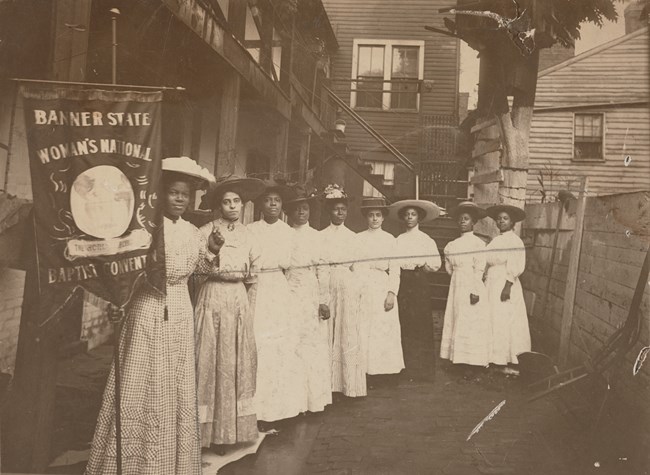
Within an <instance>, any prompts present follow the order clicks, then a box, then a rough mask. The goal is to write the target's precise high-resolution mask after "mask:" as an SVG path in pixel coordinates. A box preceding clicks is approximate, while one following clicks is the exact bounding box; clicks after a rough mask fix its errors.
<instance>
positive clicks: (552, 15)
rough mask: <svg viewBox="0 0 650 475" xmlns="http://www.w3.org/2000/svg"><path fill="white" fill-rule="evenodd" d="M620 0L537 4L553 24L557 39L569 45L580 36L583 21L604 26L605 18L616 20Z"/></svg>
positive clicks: (583, 0)
mask: <svg viewBox="0 0 650 475" xmlns="http://www.w3.org/2000/svg"><path fill="white" fill-rule="evenodd" d="M619 1H622V0H552V1H550V2H549V1H548V0H547V1H541V2H537V5H539V6H540V7H541V8H542V9H543V10H542V18H543V19H544V20H545V21H547V22H548V23H549V24H550V25H552V26H553V30H554V31H553V33H554V35H553V36H554V37H555V39H556V40H557V41H558V42H559V43H561V44H562V45H564V46H569V45H572V44H573V42H574V41H575V40H577V39H579V38H580V25H581V24H582V23H585V22H589V23H594V24H596V25H598V26H602V25H603V21H604V20H612V21H614V20H616V19H617V16H618V15H617V13H616V6H615V3H616V2H619ZM544 10H546V11H544Z"/></svg>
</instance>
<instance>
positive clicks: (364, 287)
mask: <svg viewBox="0 0 650 475" xmlns="http://www.w3.org/2000/svg"><path fill="white" fill-rule="evenodd" d="M359 274H360V276H359V281H360V287H359V290H360V301H359V306H360V313H361V325H362V333H363V340H362V342H363V343H365V346H366V350H365V352H364V354H365V355H366V365H367V369H366V371H367V373H368V374H395V373H399V372H400V371H402V370H403V369H404V355H403V353H402V334H401V328H400V323H399V310H398V306H397V296H395V306H394V307H393V308H392V310H390V311H389V312H387V311H386V310H385V309H384V301H385V300H386V295H387V293H388V278H389V277H388V274H387V273H386V272H384V271H382V270H379V269H364V270H362V271H359Z"/></svg>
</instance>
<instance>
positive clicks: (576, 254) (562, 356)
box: [558, 177, 589, 367]
mask: <svg viewBox="0 0 650 475" xmlns="http://www.w3.org/2000/svg"><path fill="white" fill-rule="evenodd" d="M588 186H589V178H588V177H582V180H581V183H580V196H579V197H578V208H577V210H576V227H575V231H574V232H573V239H572V240H571V254H570V255H569V272H568V273H567V286H566V290H565V292H564V303H563V306H562V324H561V327H560V351H559V357H558V363H559V365H560V366H561V367H562V366H565V365H566V363H567V360H568V357H569V347H570V346H571V326H572V324H573V307H574V304H575V299H576V289H577V286H578V270H579V267H580V249H581V247H582V228H583V226H584V221H585V208H586V204H587V188H588Z"/></svg>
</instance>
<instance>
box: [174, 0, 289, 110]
mask: <svg viewBox="0 0 650 475" xmlns="http://www.w3.org/2000/svg"><path fill="white" fill-rule="evenodd" d="M163 3H164V4H165V6H166V7H167V8H168V9H169V10H170V11H171V12H172V13H173V14H174V16H176V17H177V18H179V19H180V20H181V21H182V22H183V23H185V25H187V26H188V27H189V28H190V29H191V30H192V31H194V33H196V34H197V35H198V36H199V37H200V38H201V39H202V40H203V41H204V42H205V43H206V44H207V45H208V46H209V47H210V48H212V50H214V51H215V52H216V53H218V54H219V55H220V56H221V57H222V58H223V59H224V60H225V61H226V62H227V63H228V64H230V66H232V67H233V68H234V69H235V70H236V71H237V72H238V73H239V74H240V75H241V76H242V78H243V79H244V80H245V81H246V82H247V83H248V84H250V86H251V87H252V88H253V89H255V90H256V91H257V92H258V93H259V94H260V96H261V97H262V98H263V99H264V101H265V102H267V103H268V104H270V105H271V107H273V108H275V109H276V110H277V111H278V112H279V113H280V114H281V115H282V116H283V117H284V118H285V119H291V101H290V100H289V98H288V96H287V95H286V94H285V93H283V92H282V91H281V90H280V88H278V86H277V84H275V83H274V82H273V80H272V79H271V78H270V77H269V75H268V74H266V72H264V71H263V70H262V68H261V66H260V65H259V64H257V63H256V62H255V61H254V60H253V59H252V58H251V57H250V55H249V54H248V51H246V49H245V48H244V47H243V46H242V45H241V43H239V42H238V41H237V40H236V39H235V38H234V37H233V36H232V35H231V34H230V33H228V32H226V31H225V30H224V28H223V27H222V26H221V25H219V24H218V23H217V21H216V20H215V19H213V18H212V17H211V16H210V15H209V14H207V13H206V10H205V8H204V7H203V6H201V5H200V4H199V2H197V0H163ZM234 3H240V2H234ZM230 14H231V12H229V13H228V15H229V16H230ZM206 23H207V25H206ZM244 27H245V25H244ZM283 50H284V48H283ZM282 65H283V68H284V67H285V61H284V59H283V61H282Z"/></svg>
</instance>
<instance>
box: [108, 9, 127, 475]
mask: <svg viewBox="0 0 650 475" xmlns="http://www.w3.org/2000/svg"><path fill="white" fill-rule="evenodd" d="M110 12H111V24H112V30H113V52H112V53H113V54H112V56H113V61H112V63H113V67H112V83H113V84H117V17H118V15H119V14H120V11H119V10H118V9H117V8H111V10H110ZM123 319H124V308H120V309H119V318H118V319H117V320H116V321H115V325H114V332H115V348H114V350H113V360H114V367H115V453H116V460H115V462H116V465H117V467H116V469H117V475H122V400H121V399H122V388H121V386H122V378H121V375H120V335H121V334H122V321H123Z"/></svg>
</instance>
